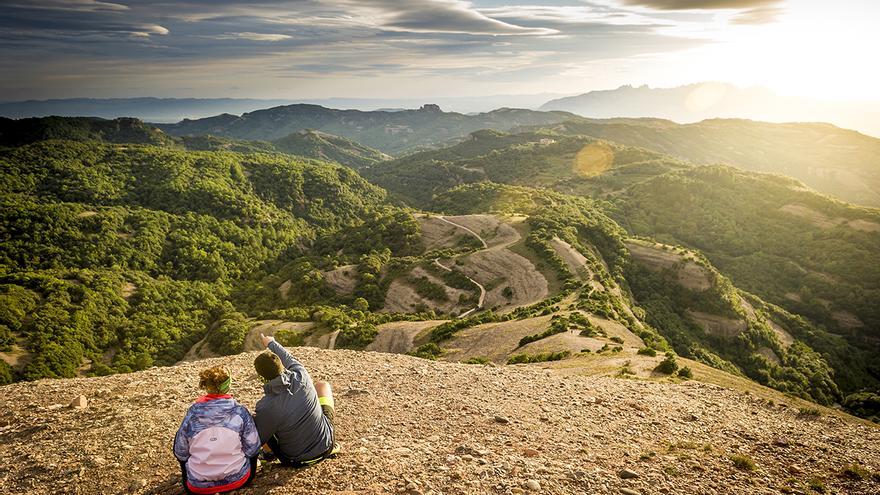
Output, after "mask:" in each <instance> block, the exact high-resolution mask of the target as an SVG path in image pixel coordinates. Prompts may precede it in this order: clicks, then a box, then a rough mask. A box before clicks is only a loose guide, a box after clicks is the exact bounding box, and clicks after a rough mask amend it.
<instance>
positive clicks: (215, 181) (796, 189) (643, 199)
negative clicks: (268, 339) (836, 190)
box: [0, 109, 880, 489]
mask: <svg viewBox="0 0 880 495" xmlns="http://www.w3.org/2000/svg"><path fill="white" fill-rule="evenodd" d="M300 110H302V109H299V110H297V112H298V111H300ZM418 112H423V113H424V112H427V113H432V112H433V113H432V115H434V114H436V113H437V112H436V111H435V110H431V109H428V110H426V109H422V110H419V111H418ZM282 115H283V114H282ZM294 115H298V114H297V113H296V112H294ZM328 115H332V114H328ZM443 115H445V114H443V113H442V112H441V114H437V115H434V117H435V118H441V117H442V118H447V117H448V116H447V117H444V116H443ZM497 116H498V115H497V114H496V115H495V117H497ZM545 117H546V118H551V117H552V118H556V117H559V116H558V115H554V116H542V117H540V118H545ZM322 118H323V117H322ZM328 118H329V117H328ZM346 118H347V117H346ZM397 118H403V116H398V117H397ZM420 118H421V117H420ZM517 118H519V117H517ZM517 118H514V119H513V120H511V121H509V122H506V123H505V124H504V125H503V126H499V127H504V128H506V129H511V131H510V132H504V131H501V130H497V129H495V130H492V129H481V130H477V131H474V132H472V133H471V134H469V135H461V136H459V137H457V138H455V139H451V140H447V141H445V142H444V143H439V142H433V144H431V145H430V146H426V147H427V148H430V147H435V148H434V149H424V150H422V151H418V150H417V149H416V148H412V149H410V150H408V153H409V154H406V155H405V156H397V157H393V156H390V155H388V154H385V153H383V152H380V151H377V150H375V149H372V148H369V147H367V146H363V145H360V144H358V143H356V142H354V141H352V140H350V139H347V138H341V137H339V136H333V135H330V134H327V133H326V132H325V131H314V130H294V131H293V132H292V133H289V134H287V135H286V137H281V138H275V136H274V135H269V134H260V136H259V137H260V139H258V140H246V139H242V137H241V136H236V137H222V136H219V137H218V136H183V137H179V136H177V137H176V136H171V135H168V134H165V133H164V131H162V130H161V129H159V128H156V127H152V126H149V125H146V124H143V123H139V122H137V121H130V120H129V121H123V120H120V121H100V120H82V119H69V120H64V119H61V120H58V118H52V119H49V120H46V121H39V120H35V121H28V122H27V125H26V126H25V127H23V128H19V129H17V130H15V132H14V133H8V134H5V135H4V136H6V137H4V139H5V141H4V143H5V145H6V147H5V148H2V149H0V163H2V164H3V174H4V181H3V195H2V199H3V201H4V206H5V207H4V215H3V217H2V218H0V226H2V228H3V229H5V230H3V232H4V236H5V237H4V239H5V241H6V242H4V247H3V250H2V251H0V255H2V256H0V261H2V262H3V267H5V268H4V270H5V271H3V272H2V275H0V278H2V281H0V310H2V311H0V319H2V321H0V357H2V359H3V361H2V363H0V382H3V383H15V382H20V381H30V380H35V379H42V378H57V379H78V378H84V379H89V378H85V377H101V376H104V375H112V374H116V373H131V372H137V371H141V370H149V369H150V368H151V367H153V366H165V365H176V367H178V368H179V367H181V366H183V367H186V366H192V364H190V363H199V362H201V360H204V359H221V360H222V359H233V358H228V357H225V356H235V355H237V354H239V353H242V352H244V353H247V352H253V351H256V350H259V347H260V346H259V340H258V337H259V335H260V334H261V333H263V334H266V335H273V336H274V337H275V338H276V339H278V340H279V341H280V342H282V343H283V344H284V345H287V346H290V347H296V348H297V349H299V351H298V352H305V353H309V352H316V351H309V350H306V349H308V348H310V347H311V348H318V349H324V350H327V351H333V352H335V353H342V354H331V355H334V356H335V355H339V356H343V355H345V356H348V354H344V353H345V352H346V351H345V350H355V351H357V352H358V353H359V354H357V355H358V356H360V355H361V353H366V354H364V355H366V356H370V357H369V358H364V359H368V360H369V359H376V360H382V359H392V360H394V359H423V360H429V361H437V362H438V364H436V365H434V364H431V365H430V366H431V367H432V368H431V369H432V370H442V369H446V368H443V366H447V365H449V366H457V365H456V363H467V364H470V365H472V366H475V367H476V368H473V369H484V368H482V367H485V369H486V370H495V369H500V370H505V369H508V368H511V369H512V370H519V369H529V368H540V369H545V370H547V372H548V373H552V374H553V376H558V377H560V378H558V379H559V380H565V378H563V377H569V376H576V377H581V378H583V379H588V380H592V381H593V382H591V383H599V381H602V380H607V381H608V382H607V383H617V384H618V385H615V387H618V386H619V387H620V388H619V393H621V394H624V395H626V394H631V393H636V392H634V391H636V390H640V389H641V387H644V386H655V385H656V386H663V387H672V389H671V390H673V389H674V390H679V389H678V388H676V387H687V386H689V385H687V384H691V383H693V384H700V385H699V386H701V387H703V386H705V387H723V389H733V390H736V391H738V392H737V393H748V394H753V396H756V397H761V398H762V400H769V401H773V402H774V403H789V404H799V405H797V406H796V407H798V408H802V409H805V410H806V409H809V408H810V407H813V406H806V405H803V404H807V403H811V404H816V407H820V406H821V407H823V408H824V407H827V408H829V409H821V411H823V412H822V413H821V414H823V415H828V418H831V417H843V418H845V417H847V416H843V414H844V413H843V412H841V411H848V412H850V413H853V414H859V415H861V416H862V417H864V418H867V419H869V420H870V419H873V420H877V419H878V417H880V408H877V407H875V399H876V397H877V394H876V392H875V391H876V390H878V388H877V387H878V386H880V385H878V384H880V374H878V369H880V368H878V364H880V363H878V355H880V354H878V352H877V349H878V347H877V346H878V345H880V341H878V340H877V335H876V332H877V329H878V328H880V327H878V321H880V319H878V315H877V314H876V311H875V309H876V308H875V305H873V304H872V302H873V301H876V299H877V297H878V292H877V290H878V288H877V287H876V280H880V275H878V274H876V273H874V271H875V270H874V267H875V266H880V265H876V264H874V263H872V261H871V260H875V259H877V258H878V257H880V252H878V250H880V242H878V237H877V236H878V235H880V229H877V228H875V227H876V226H877V225H880V213H877V211H876V210H874V209H872V208H869V207H861V206H855V205H852V204H849V203H844V202H841V201H838V200H835V199H832V198H830V197H828V196H823V195H821V194H817V193H816V192H814V191H813V190H811V189H810V188H807V187H804V185H803V184H802V183H800V182H798V181H796V180H794V179H790V178H785V177H781V176H776V175H764V174H759V173H755V172H751V171H745V170H739V169H736V168H733V167H730V166H724V165H704V164H700V163H693V162H692V161H690V159H689V161H685V160H683V159H681V158H676V157H674V156H671V155H667V154H664V153H662V152H657V151H653V150H651V149H649V148H639V147H635V146H633V145H632V144H621V143H619V142H616V141H614V140H613V139H608V137H607V135H603V136H602V137H595V136H592V135H586V134H577V133H576V132H574V131H573V129H576V128H577V129H583V128H582V127H576V125H582V123H578V122H577V121H574V120H568V121H566V122H561V121H560V122H559V123H552V124H547V123H546V122H540V123H538V124H537V127H536V126H534V125H532V124H528V123H526V124H528V125H532V129H527V128H524V127H522V124H523V122H520V121H518V120H517ZM529 118H532V117H529ZM566 118H567V117H566ZM249 119H250V117H249V118H248V119H246V120H249ZM539 120H540V119H539ZM235 122H239V121H238V120H236V121H235ZM332 122H333V120H332V119H331V120H328V121H327V123H326V126H325V128H332V125H331V123H332ZM14 124H15V122H14V121H13V122H12V123H10V122H4V125H6V126H14ZM229 125H230V127H229V129H233V128H236V126H243V125H244V124H242V123H234V124H229ZM248 125H250V124H248ZM292 125H293V124H292ZM333 125H335V124H333ZM426 125H427V124H426ZM481 125H482V124H481ZM608 125H611V124H608ZM614 125H622V124H619V123H618V124H614ZM657 125H658V126H659V128H663V126H664V125H665V124H663V125H661V124H657ZM517 126H519V127H517ZM554 126H556V127H555V128H554ZM427 128H429V127H426V129H427ZM242 129H244V127H242ZM290 129H293V127H291V128H290ZM236 132H238V131H236ZM241 132H244V131H241ZM285 132H286V131H285ZM578 132H580V131H578ZM230 134H234V133H232V132H231V131H230ZM594 134H599V133H598V132H597V133H594ZM242 135H243V134H242ZM248 136H250V135H248ZM385 149H388V150H389V152H400V151H401V150H400V149H396V148H395V149H390V148H387V147H386V148H385ZM673 151H674V150H673ZM372 353H377V354H376V355H375V356H374V355H373V354H372ZM392 355H409V357H406V358H402V357H393V356H392ZM386 356H387V357H386ZM357 359H360V358H357ZM395 362H397V361H395ZM413 362H416V361H413ZM442 363H448V364H442ZM434 366H438V367H437V368H434ZM160 369H165V368H160ZM438 372H439V371H438ZM488 372H492V371H488ZM516 372H518V371H516ZM431 373H434V371H431ZM548 376H549V375H548ZM618 382H619V383H618ZM357 383H358V380H357V379H354V380H353V381H352V382H351V383H350V384H349V386H350V387H353V388H357V387H358V385H357ZM400 383H403V382H400ZM602 383H606V382H602ZM719 390H721V389H719ZM752 407H754V406H752ZM792 407H795V406H792ZM762 411H763V409H762ZM760 414H764V412H761V413H760ZM823 417H824V416H823ZM847 421H850V420H847ZM852 421H855V420H852ZM713 441H717V439H715V440H713ZM716 460H718V462H721V463H722V464H723V462H725V461H723V458H717V459H716ZM852 462H856V461H852ZM858 462H865V461H864V460H860V461H858ZM823 469H826V468H823ZM828 469H831V468H827V469H826V471H823V473H824V474H822V477H823V479H826V480H829V483H835V482H836V481H833V480H832V479H831V478H829V476H832V475H830V474H828V473H829V472H830V471H828ZM551 478H552V477H550V478H547V481H548V482H550V483H557V482H558V480H556V481H550V479H551ZM432 479H433V478H432ZM553 479H554V480H555V478H553ZM663 479H664V480H665V481H666V482H667V483H668V484H670V486H673V487H678V488H679V489H680V488H681V487H680V485H678V484H676V481H675V479H674V477H671V475H669V474H668V473H667V474H666V475H665V476H663ZM834 479H836V478H834ZM605 483H608V481H607V480H606V481H605ZM551 486H552V485H551ZM853 486H855V485H853ZM643 488H644V487H643Z"/></svg>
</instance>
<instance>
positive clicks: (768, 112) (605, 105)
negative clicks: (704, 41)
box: [539, 82, 880, 136]
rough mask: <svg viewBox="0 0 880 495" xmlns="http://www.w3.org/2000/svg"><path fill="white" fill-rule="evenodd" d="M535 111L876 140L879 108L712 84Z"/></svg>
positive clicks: (642, 89)
mask: <svg viewBox="0 0 880 495" xmlns="http://www.w3.org/2000/svg"><path fill="white" fill-rule="evenodd" d="M539 110H547V111H551V110H561V111H565V112H572V113H576V114H578V115H581V116H584V117H591V118H599V119H602V118H614V117H654V118H661V119H669V120H674V121H675V122H680V123H687V122H698V121H701V120H705V119H713V118H743V119H751V120H763V121H768V122H830V123H832V124H836V125H839V126H841V127H846V128H849V129H856V130H858V131H861V132H864V133H868V134H871V135H873V136H880V103H866V102H831V101H822V100H815V99H809V98H798V97H788V96H780V95H777V94H776V93H774V92H772V91H770V90H768V89H766V88H761V87H753V88H740V87H737V86H734V85H731V84H725V83H714V82H707V83H697V84H689V85H686V86H678V87H675V88H651V87H648V86H639V87H634V86H621V87H619V88H617V89H613V90H607V91H590V92H589V93H584V94H581V95H578V96H568V97H564V98H559V99H555V100H551V101H549V102H547V103H545V104H544V105H542V106H541V107H540V108H539Z"/></svg>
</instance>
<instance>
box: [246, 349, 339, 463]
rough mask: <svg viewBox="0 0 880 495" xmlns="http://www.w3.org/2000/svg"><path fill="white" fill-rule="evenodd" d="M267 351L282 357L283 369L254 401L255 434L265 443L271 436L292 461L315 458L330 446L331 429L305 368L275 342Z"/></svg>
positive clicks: (331, 441)
mask: <svg viewBox="0 0 880 495" xmlns="http://www.w3.org/2000/svg"><path fill="white" fill-rule="evenodd" d="M269 350H270V351H272V352H274V353H275V354H276V355H277V356H278V357H279V358H281V364H282V365H283V366H284V368H285V370H284V371H282V372H281V375H280V376H278V377H275V378H274V379H273V380H271V381H270V382H269V383H267V384H265V385H263V392H264V393H265V395H264V396H263V398H262V399H260V400H259V401H257V407H256V417H255V418H254V421H255V422H256V424H257V431H258V432H259V434H260V441H261V442H262V443H266V442H267V441H268V440H269V439H270V438H272V436H273V435H274V436H275V438H276V439H277V440H278V444H279V446H280V447H281V451H282V453H283V454H284V455H286V456H287V457H289V458H290V459H291V460H293V461H307V460H311V459H314V458H316V457H318V456H320V455H321V454H323V453H325V452H327V451H328V450H330V448H331V447H332V446H333V426H332V425H331V424H330V421H329V420H328V419H327V418H326V417H325V416H324V413H323V411H321V405H320V404H319V403H318V394H317V392H315V385H314V383H312V378H311V377H310V376H309V372H308V371H306V368H305V366H303V365H302V363H300V362H299V361H297V360H296V359H294V357H293V356H292V355H291V354H290V353H289V352H287V349H285V348H284V347H283V346H282V345H281V344H279V343H278V342H274V341H273V342H270V343H269Z"/></svg>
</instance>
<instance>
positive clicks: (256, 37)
mask: <svg viewBox="0 0 880 495" xmlns="http://www.w3.org/2000/svg"><path fill="white" fill-rule="evenodd" d="M209 38H212V39H215V40H250V41H284V40H289V39H293V36H290V35H289V34H269V33H251V32H244V33H223V34H218V35H215V36H209Z"/></svg>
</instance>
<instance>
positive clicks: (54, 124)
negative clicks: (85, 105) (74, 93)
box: [0, 117, 175, 146]
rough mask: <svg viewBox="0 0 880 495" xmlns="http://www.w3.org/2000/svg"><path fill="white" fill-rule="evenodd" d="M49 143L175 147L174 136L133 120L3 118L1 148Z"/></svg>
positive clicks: (0, 118) (0, 138) (1, 119)
mask: <svg viewBox="0 0 880 495" xmlns="http://www.w3.org/2000/svg"><path fill="white" fill-rule="evenodd" d="M47 139H66V140H72V141H102V142H107V143H138V144H154V145H159V146H174V144H175V140H174V138H172V137H171V136H168V135H167V134H165V133H164V132H162V131H161V130H159V129H157V128H155V127H153V126H150V125H147V124H144V123H143V122H141V121H140V120H138V119H132V118H118V119H114V120H105V119H100V118H90V117H79V118H70V117H43V118H28V119H19V120H13V119H5V118H2V117H0V146H21V145H24V144H29V143H34V142H37V141H43V140H47Z"/></svg>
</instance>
